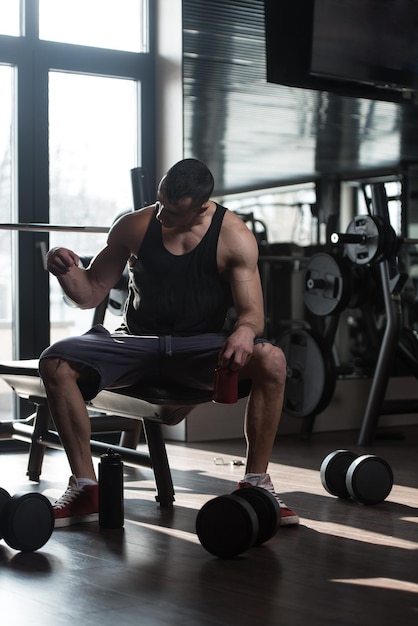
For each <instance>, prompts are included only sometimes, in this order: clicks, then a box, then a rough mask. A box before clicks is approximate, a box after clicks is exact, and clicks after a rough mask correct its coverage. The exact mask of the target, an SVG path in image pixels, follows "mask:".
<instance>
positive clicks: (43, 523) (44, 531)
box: [2, 493, 54, 552]
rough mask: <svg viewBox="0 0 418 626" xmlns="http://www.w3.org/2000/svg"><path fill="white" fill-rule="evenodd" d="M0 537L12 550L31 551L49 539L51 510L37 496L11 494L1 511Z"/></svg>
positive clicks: (46, 500)
mask: <svg viewBox="0 0 418 626" xmlns="http://www.w3.org/2000/svg"><path fill="white" fill-rule="evenodd" d="M2 520H3V537H4V540H5V541H6V543H7V544H8V545H9V546H10V547H11V548H13V549H14V550H20V551H21V552H35V550H38V549H39V548H41V547H42V546H43V545H44V544H45V543H46V542H47V541H48V539H49V538H50V536H51V534H52V531H53V529H54V511H53V508H52V505H51V503H50V501H49V500H48V498H46V497H45V496H44V495H42V494H40V493H24V494H15V495H14V496H12V497H11V498H10V500H9V502H7V504H6V506H5V508H4V511H3V516H2Z"/></svg>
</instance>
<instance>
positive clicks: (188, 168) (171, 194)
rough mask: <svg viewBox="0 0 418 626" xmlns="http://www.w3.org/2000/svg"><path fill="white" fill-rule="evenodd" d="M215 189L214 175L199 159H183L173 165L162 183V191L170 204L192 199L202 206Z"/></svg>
mask: <svg viewBox="0 0 418 626" xmlns="http://www.w3.org/2000/svg"><path fill="white" fill-rule="evenodd" d="M213 187H214V180H213V176H212V173H211V172H210V170H209V169H208V167H207V166H206V165H205V164H204V163H202V161H199V160H198V159H183V160H182V161H179V162H178V163H176V164H175V165H173V166H172V167H171V168H170V169H169V170H168V172H167V174H166V175H165V177H164V178H163V180H162V181H161V189H162V190H163V191H164V193H165V195H166V196H167V198H168V200H169V201H170V202H173V203H176V202H178V201H179V200H180V199H181V198H185V197H188V196H189V197H191V198H192V200H193V203H194V204H196V205H198V206H200V205H202V204H203V203H204V202H207V200H209V198H210V196H211V194H212V191H213Z"/></svg>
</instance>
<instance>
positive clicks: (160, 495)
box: [144, 420, 174, 507]
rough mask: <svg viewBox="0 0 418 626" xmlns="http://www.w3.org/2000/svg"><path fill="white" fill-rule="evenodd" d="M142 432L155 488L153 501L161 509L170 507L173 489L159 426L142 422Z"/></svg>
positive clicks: (155, 423)
mask: <svg viewBox="0 0 418 626" xmlns="http://www.w3.org/2000/svg"><path fill="white" fill-rule="evenodd" d="M144 432H145V437H146V440H147V443H148V449H149V453H150V457H151V465H152V469H153V472H154V477H155V483H156V486H157V495H156V496H155V499H156V500H157V502H159V503H160V506H161V507H171V506H173V502H174V487H173V480H172V477H171V470H170V465H169V463H168V457H167V450H166V447H165V441H164V437H163V433H162V429H161V425H160V424H159V423H158V422H152V421H150V420H144Z"/></svg>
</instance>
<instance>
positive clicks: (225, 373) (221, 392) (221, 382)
mask: <svg viewBox="0 0 418 626" xmlns="http://www.w3.org/2000/svg"><path fill="white" fill-rule="evenodd" d="M212 402H218V403H222V404H235V403H236V402H238V372H234V371H233V370H231V369H230V368H229V367H217V368H216V370H215V375H214V377H213V396H212Z"/></svg>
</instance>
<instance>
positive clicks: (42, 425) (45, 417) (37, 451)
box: [26, 404, 51, 482]
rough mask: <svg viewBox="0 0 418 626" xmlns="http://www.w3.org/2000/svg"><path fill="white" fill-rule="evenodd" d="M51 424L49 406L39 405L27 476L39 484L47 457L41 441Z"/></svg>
mask: <svg viewBox="0 0 418 626" xmlns="http://www.w3.org/2000/svg"><path fill="white" fill-rule="evenodd" d="M50 424H51V414H50V412H49V408H48V405H47V404H38V405H37V407H36V414H35V421H34V424H33V433H32V437H31V444H30V448H29V459H28V469H27V472H26V474H27V475H28V477H29V480H33V481H35V482H39V478H40V476H41V472H42V464H43V460H44V455H45V446H44V445H43V444H42V443H39V439H40V438H42V435H43V434H44V433H46V432H47V430H48V428H49V426H50Z"/></svg>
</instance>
